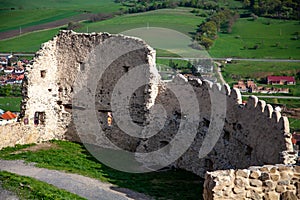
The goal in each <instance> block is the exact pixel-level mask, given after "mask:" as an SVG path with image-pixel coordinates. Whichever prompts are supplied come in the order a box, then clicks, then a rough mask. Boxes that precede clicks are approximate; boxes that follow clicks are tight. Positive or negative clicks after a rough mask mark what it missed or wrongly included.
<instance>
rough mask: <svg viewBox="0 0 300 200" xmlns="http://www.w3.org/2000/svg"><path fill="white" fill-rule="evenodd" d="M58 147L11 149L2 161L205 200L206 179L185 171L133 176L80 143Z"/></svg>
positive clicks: (151, 192)
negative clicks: (17, 151)
mask: <svg viewBox="0 0 300 200" xmlns="http://www.w3.org/2000/svg"><path fill="white" fill-rule="evenodd" d="M53 143H54V144H56V145H57V146H58V147H55V148H53V149H50V150H39V151H36V152H23V153H20V154H11V153H12V152H14V151H16V150H19V149H21V148H25V147H28V145H25V146H20V145H18V146H17V148H12V147H8V148H5V149H3V150H1V151H0V158H1V159H24V160H26V161H28V162H36V163H37V166H38V167H44V168H49V169H57V170H64V171H67V172H71V173H78V174H81V175H84V176H89V177H92V178H96V179H99V180H101V181H105V182H110V183H112V184H115V185H117V186H119V187H123V188H129V189H132V190H135V191H137V192H141V193H145V194H148V195H150V196H152V197H155V198H156V199H202V184H203V180H202V179H201V178H200V177H198V176H196V175H194V174H192V173H190V172H186V171H183V170H170V171H164V172H151V173H145V174H131V173H125V172H120V171H117V170H114V169H112V168H109V167H107V166H105V165H103V164H101V163H100V162H98V161H97V160H95V158H93V157H92V156H91V155H90V154H89V153H88V152H87V151H86V149H85V148H84V147H83V146H82V145H80V144H77V143H72V142H67V141H53Z"/></svg>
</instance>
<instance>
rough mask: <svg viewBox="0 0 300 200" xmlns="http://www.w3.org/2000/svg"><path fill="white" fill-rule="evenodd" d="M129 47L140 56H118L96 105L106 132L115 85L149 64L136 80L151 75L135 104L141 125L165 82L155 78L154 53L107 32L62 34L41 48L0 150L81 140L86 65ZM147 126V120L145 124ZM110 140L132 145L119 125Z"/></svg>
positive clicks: (101, 84) (1, 129) (29, 69)
mask: <svg viewBox="0 0 300 200" xmlns="http://www.w3.org/2000/svg"><path fill="white" fill-rule="evenodd" d="M118 45H119V46H120V45H121V47H118ZM102 46H103V47H102ZM130 46H134V47H135V51H129V52H127V53H126V54H125V55H120V56H119V57H116V58H115V59H114V62H113V63H108V64H109V66H108V67H107V68H108V70H106V71H105V73H104V74H103V76H102V79H100V80H99V83H98V87H97V88H95V90H96V91H95V96H96V99H94V103H95V105H96V109H97V111H98V116H97V117H98V121H99V122H100V123H102V128H103V129H104V130H105V129H106V128H107V113H108V112H110V111H111V108H110V105H109V102H110V100H111V94H112V91H113V89H114V88H113V86H114V84H115V83H116V82H117V81H118V79H119V78H120V77H122V76H123V75H124V74H126V73H127V72H128V71H129V70H130V69H131V68H133V67H135V66H138V65H144V66H146V70H145V74H143V76H142V77H136V78H137V79H145V77H146V74H147V73H148V75H147V76H148V79H147V81H148V82H147V83H149V85H146V86H144V87H143V88H140V89H139V91H137V92H136V93H137V94H136V98H135V99H133V100H132V105H133V106H135V108H133V109H132V112H133V113H135V114H134V117H133V118H135V119H136V121H137V122H138V120H140V119H144V118H145V116H144V115H146V113H147V109H144V108H145V106H147V105H148V106H149V105H151V102H152V104H153V99H151V98H153V97H155V94H154V93H155V92H157V91H156V90H155V88H157V87H154V85H155V84H157V83H156V82H159V81H160V78H153V77H156V76H157V77H159V75H158V73H157V71H155V70H153V68H155V51H154V50H153V49H152V48H151V47H149V46H148V45H147V44H146V43H145V42H144V41H142V40H140V39H137V38H132V37H126V36H122V35H110V34H108V33H92V34H77V33H75V32H72V31H61V32H60V33H59V34H58V35H57V36H55V37H54V38H53V39H52V40H50V41H49V42H46V43H44V44H43V45H42V47H41V49H40V50H39V51H38V52H37V53H36V57H35V58H34V62H33V65H29V66H27V68H26V81H24V84H23V92H22V93H23V100H22V105H21V107H22V108H21V114H20V118H19V123H17V124H14V125H11V126H10V125H8V126H2V127H0V133H1V134H0V141H1V143H0V148H3V147H5V146H13V145H15V144H26V143H34V142H41V141H48V140H51V139H68V140H75V141H80V138H79V137H78V134H77V132H76V127H75V125H74V123H73V119H72V109H74V108H73V103H72V98H73V95H74V84H75V82H77V83H78V84H79V85H80V84H81V82H84V81H86V80H85V79H87V78H88V77H86V76H85V74H84V72H88V71H89V70H91V69H90V68H91V66H89V65H88V64H87V62H89V59H90V58H89V57H90V55H91V54H93V53H96V54H98V55H96V56H102V57H103V59H105V56H107V57H111V55H114V53H115V52H116V51H117V50H119V51H120V52H123V53H124V52H126V50H128V49H130V48H129V47H130ZM101 47H102V49H101ZM97 49H98V51H102V54H101V52H94V51H96V50H97ZM99 49H100V50H99ZM132 49H133V47H132ZM104 54H105V55H104ZM96 64H97V63H96ZM99 67H101V66H99ZM147 68H148V69H147ZM90 78H91V77H90ZM97 78H98V77H94V80H92V81H97V80H98V79H97ZM152 94H154V95H152ZM37 113H38V114H39V116H42V117H40V118H38V119H37V117H35V116H36V114H37ZM37 121H38V122H37ZM142 122H143V120H142V121H140V123H142ZM86 131H88V130H86ZM86 134H88V132H86ZM107 135H108V137H109V136H111V138H112V140H115V142H116V143H117V144H124V141H126V140H127V138H126V137H125V138H124V140H123V139H122V136H124V135H125V134H124V133H123V132H122V131H120V130H119V128H118V127H117V126H112V127H111V128H110V129H108V130H107ZM125 136H126V135H125ZM24 138H25V139H24ZM28 138H31V139H28ZM114 138H115V139H114ZM128 143H129V144H128V145H129V146H131V145H132V146H133V147H134V146H136V143H137V140H132V141H131V140H128ZM123 146H124V145H123ZM124 148H125V147H124Z"/></svg>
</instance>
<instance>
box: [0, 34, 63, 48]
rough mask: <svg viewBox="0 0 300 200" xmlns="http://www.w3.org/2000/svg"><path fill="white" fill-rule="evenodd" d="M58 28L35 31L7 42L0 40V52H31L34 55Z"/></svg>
mask: <svg viewBox="0 0 300 200" xmlns="http://www.w3.org/2000/svg"><path fill="white" fill-rule="evenodd" d="M59 30H60V29H59V28H55V29H51V30H45V31H36V32H32V33H28V34H24V35H22V36H19V37H15V38H12V39H8V40H0V52H31V53H35V52H36V51H37V50H39V48H40V47H41V44H42V43H44V42H47V41H48V40H50V39H51V38H53V36H55V35H56V34H57V33H58V32H59Z"/></svg>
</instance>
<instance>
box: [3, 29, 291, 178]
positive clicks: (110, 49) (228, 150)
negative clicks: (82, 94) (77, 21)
mask: <svg viewBox="0 0 300 200" xmlns="http://www.w3.org/2000/svg"><path fill="white" fill-rule="evenodd" d="M133 46H135V47H137V48H133ZM98 47H99V48H98ZM130 49H131V50H130ZM96 50H97V52H96V53H95V52H94V53H93V55H95V57H92V58H90V53H91V52H93V51H96ZM129 50H130V51H129ZM117 52H119V53H121V54H120V55H118V53H117ZM113 56H116V57H115V58H113V59H112V61H111V62H110V60H109V58H111V57H113ZM99 63H106V64H107V66H102V65H100V66H99V68H100V69H101V70H100V71H101V73H102V76H101V79H99V77H98V75H97V74H95V75H94V76H88V74H89V73H88V72H89V71H91V70H92V69H91V64H99ZM141 65H145V66H146V68H144V69H143V74H139V75H138V76H136V77H135V79H134V80H133V83H135V81H138V80H145V83H144V85H143V86H141V87H140V88H137V89H136V90H135V91H134V92H133V94H132V96H131V97H130V104H129V106H128V107H129V110H130V116H131V119H132V121H133V122H134V123H135V124H137V125H139V126H141V127H144V126H146V125H147V124H149V123H150V122H151V121H152V119H151V115H150V114H149V113H150V111H151V109H152V108H153V107H154V106H156V105H161V106H162V108H163V109H164V110H165V112H166V121H165V122H164V124H161V122H160V121H158V123H157V124H154V125H153V130H154V131H156V130H159V131H158V132H157V133H156V134H155V135H154V136H152V137H150V138H148V139H140V138H138V137H132V136H129V135H128V134H127V133H126V132H124V131H123V130H122V129H120V127H118V125H117V124H116V122H115V120H114V121H113V122H112V124H111V125H110V126H108V124H107V117H108V114H109V112H111V111H112V108H111V105H110V103H111V99H112V93H113V89H114V88H115V86H116V84H117V82H118V81H119V80H120V79H121V78H123V77H126V76H127V73H128V72H129V71H130V70H131V69H133V68H135V67H136V66H141ZM92 74H93V73H92ZM86 81H87V82H88V83H91V84H92V83H95V84H94V86H93V87H92V88H90V89H91V90H92V91H89V92H95V95H94V96H93V95H90V96H87V97H86V99H84V98H83V101H82V102H79V104H80V105H79V106H78V105H76V106H74V105H73V98H74V93H75V92H74V91H75V89H76V88H75V83H76V84H77V89H78V85H79V89H84V82H86ZM169 84H170V85H168V84H166V83H163V82H161V80H160V76H159V75H158V72H157V70H156V68H155V51H154V50H153V49H152V48H151V47H149V46H148V45H147V44H145V43H144V42H143V41H141V40H139V39H136V38H131V37H126V36H121V35H110V34H107V33H102V34H101V33H99V34H96V33H94V34H77V33H74V32H72V31H62V32H61V33H60V34H59V35H58V36H56V37H54V38H53V39H52V40H51V41H49V42H47V43H45V44H44V45H43V46H42V48H41V50H40V51H38V52H37V57H36V58H35V59H34V63H33V65H31V66H28V67H27V69H26V82H25V83H24V91H23V95H24V98H23V101H22V112H21V117H20V123H19V124H15V125H12V126H10V125H7V126H3V127H0V131H1V134H0V141H2V142H1V146H0V148H2V147H4V146H10V145H14V144H18V143H19V144H24V143H31V142H40V141H47V140H51V139H69V140H76V141H80V138H78V135H77V130H76V126H75V124H74V121H73V118H72V117H74V116H73V115H74V112H75V111H76V110H78V109H79V110H80V109H83V110H85V111H88V110H87V108H88V105H86V102H91V101H92V102H94V107H92V109H91V110H90V112H89V111H88V112H86V120H85V122H84V123H86V124H87V125H86V126H85V128H84V130H81V131H78V132H83V133H84V135H83V137H86V138H85V139H87V140H86V141H91V143H92V142H93V141H97V145H99V144H102V143H103V145H104V146H105V143H106V142H105V141H104V140H105V139H104V138H97V137H96V136H95V133H94V130H95V128H96V129H99V128H101V130H103V131H105V136H106V137H107V138H108V139H109V140H110V141H112V142H113V143H114V144H115V145H116V146H118V147H120V148H122V149H126V150H128V151H131V152H135V151H138V152H152V151H155V150H158V149H160V148H162V147H164V146H166V145H168V144H170V143H171V141H172V140H173V138H174V137H175V136H176V134H177V133H178V129H179V128H180V125H181V123H182V122H183V121H184V120H185V117H186V116H187V115H189V114H190V113H189V112H191V113H192V111H195V110H196V108H198V109H199V111H197V113H195V114H194V115H195V116H191V118H192V119H193V121H190V122H189V123H190V124H187V125H186V127H187V129H186V130H185V134H186V136H190V135H193V134H194V133H195V138H194V139H193V140H192V142H191V144H189V148H188V150H187V151H186V152H185V153H184V154H183V155H182V156H180V158H179V159H178V160H176V161H174V163H173V164H172V165H173V166H175V167H177V168H182V169H186V170H188V171H192V172H194V173H196V174H198V175H200V176H202V177H204V174H205V173H206V172H207V171H213V170H219V169H236V168H240V169H242V168H248V167H249V166H252V165H265V164H276V163H285V164H287V163H290V160H289V159H287V157H288V155H289V152H292V151H293V148H292V143H291V134H290V133H289V132H290V131H289V123H288V120H287V118H286V117H282V116H281V114H280V113H279V112H275V111H273V108H272V106H270V105H266V103H265V102H264V101H259V100H258V99H257V98H256V97H254V96H252V97H250V98H249V101H248V103H247V104H246V105H242V104H241V95H240V93H239V91H238V90H236V89H233V90H230V88H229V87H228V86H227V85H224V86H220V85H217V84H212V83H210V82H208V81H201V80H199V79H191V80H188V79H186V78H184V77H183V76H181V75H178V76H177V77H176V79H174V80H173V81H172V82H171V83H169ZM171 85H173V86H176V85H177V86H178V85H180V87H181V88H183V89H181V91H182V90H185V89H184V88H185V87H188V86H190V87H191V88H192V91H193V92H191V93H187V94H185V95H186V96H180V95H179V96H176V94H175V93H174V91H172V87H170V86H171ZM177 86H176V87H177ZM193 96H195V98H196V100H195V101H194V102H192V103H188V104H186V105H185V104H182V101H183V102H184V101H185V99H191V98H193ZM220 105H221V106H223V108H224V109H225V110H224V113H222V112H220V113H218V112H217V113H216V114H215V113H214V112H215V110H216V109H218V106H220ZM80 106H82V107H80ZM123 107H124V105H117V109H123ZM183 108H184V109H183ZM95 110H96V114H95V116H94V115H92V114H91V113H94V112H95ZM160 110H161V111H162V109H160ZM160 110H159V111H160ZM182 110H185V112H187V113H184V112H182ZM36 113H38V114H39V116H43V117H42V119H39V124H36V123H35V121H36V117H35V116H36ZM223 114H224V116H222V115H223ZM114 117H119V118H122V116H117V115H114ZM214 117H215V118H218V117H220V118H221V119H222V117H223V120H216V121H215V119H214ZM197 119H199V120H197ZM27 122H28V123H27ZM95 122H97V123H95ZM220 122H222V123H224V124H222V126H221V129H220V130H218V129H217V128H216V127H218V125H219V124H218V123H220ZM98 123H99V124H100V126H98ZM124 123H126V122H125V121H124ZM194 125H196V126H197V128H196V130H193V129H192V128H191V129H188V127H192V126H194ZM160 126H162V129H160ZM143 131H144V130H143V129H141V130H140V132H138V133H137V134H143V133H144V132H143ZM13 136H14V137H13ZM206 138H208V139H209V140H208V141H207V140H205V139H206ZM210 138H211V139H210ZM214 140H216V141H214ZM204 141H206V142H204ZM182 142H183V143H182V144H184V143H185V142H186V141H185V140H183V141H182ZM214 142H215V143H216V144H215V143H214ZM203 143H205V145H204V144H203ZM202 145H204V147H202ZM210 147H211V149H210ZM203 149H204V151H203ZM205 150H208V151H207V152H206V151H205ZM199 152H200V156H199ZM283 152H285V155H287V156H286V157H284V156H283V155H282V153H283ZM166 153H168V152H166ZM144 164H145V165H146V167H148V166H147V163H144ZM158 164H160V163H158ZM149 165H153V163H150V164H149ZM149 167H151V166H149Z"/></svg>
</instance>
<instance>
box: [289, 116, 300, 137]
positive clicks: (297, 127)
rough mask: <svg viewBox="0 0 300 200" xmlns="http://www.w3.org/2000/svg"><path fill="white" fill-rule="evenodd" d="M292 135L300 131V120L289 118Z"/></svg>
mask: <svg viewBox="0 0 300 200" xmlns="http://www.w3.org/2000/svg"><path fill="white" fill-rule="evenodd" d="M289 122H290V129H291V133H293V132H294V131H300V119H295V118H289Z"/></svg>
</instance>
